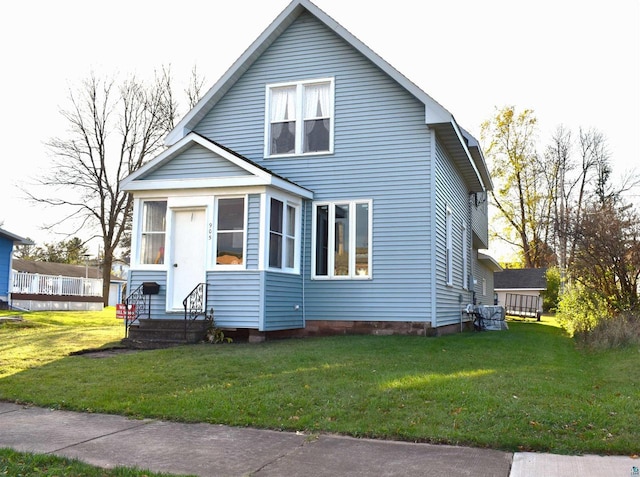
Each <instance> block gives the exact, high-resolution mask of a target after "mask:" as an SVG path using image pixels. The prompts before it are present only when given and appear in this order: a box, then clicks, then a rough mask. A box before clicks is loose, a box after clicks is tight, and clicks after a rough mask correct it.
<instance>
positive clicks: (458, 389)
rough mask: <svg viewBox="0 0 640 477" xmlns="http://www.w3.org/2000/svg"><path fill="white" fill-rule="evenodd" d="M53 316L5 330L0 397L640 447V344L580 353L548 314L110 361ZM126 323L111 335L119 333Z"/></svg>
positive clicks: (563, 447)
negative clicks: (501, 324)
mask: <svg viewBox="0 0 640 477" xmlns="http://www.w3.org/2000/svg"><path fill="white" fill-rule="evenodd" d="M25 318H27V319H28V320H29V321H31V317H29V316H25ZM114 321H116V320H115V319H114ZM48 326H50V327H51V328H48V327H41V326H38V327H36V328H37V329H38V331H39V332H38V333H36V334H34V335H32V343H29V341H30V340H29V338H28V337H27V336H24V334H22V335H21V334H20V333H24V330H25V327H24V325H22V326H16V325H14V324H5V325H2V326H0V343H2V344H0V350H1V352H2V358H0V359H2V361H3V366H2V367H3V368H4V367H5V366H9V367H10V369H12V370H13V372H10V373H4V374H3V375H0V376H2V377H1V379H0V399H4V400H10V401H19V402H27V403H33V404H36V405H40V406H46V407H51V408H60V409H69V410H79V411H91V412H105V413H115V414H125V415H129V416H134V417H147V418H160V419H168V420H179V421H186V422H210V423H220V424H228V425H233V426H253V427H262V428H270V429H286V430H301V431H305V432H311V433H313V432H335V433H342V434H348V435H353V436H362V437H372V438H387V439H400V440H408V441H422V442H434V443H449V444H460V445H472V446H478V447H491V448H495V449H504V450H512V451H517V450H536V451H548V452H555V453H601V454H623V455H630V454H634V453H636V454H637V453H640V444H639V443H640V438H639V429H638V416H639V415H640V366H639V364H640V353H639V350H638V348H637V347H636V348H625V349H619V350H611V351H603V352H587V351H581V350H577V349H575V347H574V343H573V341H572V340H571V339H569V338H567V337H566V336H565V335H564V333H563V332H562V330H561V329H559V328H557V327H556V326H553V323H552V322H550V321H543V322H541V323H535V322H527V323H524V322H511V323H510V330H508V331H501V332H484V333H473V332H466V333H463V334H456V335H451V336H445V337H440V338H421V337H409V336H384V337H383V336H339V337H332V338H317V339H316V338H314V339H298V340H283V341H273V342H266V343H262V344H236V343H234V344H225V345H205V344H203V345H192V346H182V347H176V348H171V349H165V350H156V351H141V352H138V353H132V354H121V355H116V356H112V357H109V358H101V359H97V358H89V357H87V356H82V355H77V356H67V354H68V351H67V347H66V346H65V345H63V342H64V340H65V338H63V336H65V333H66V332H69V330H70V329H73V330H75V335H74V336H75V339H78V340H80V339H81V338H80V335H82V333H84V332H87V333H90V332H91V331H92V329H91V327H85V326H84V325H83V324H82V323H81V322H80V323H78V322H77V321H76V322H75V323H73V324H72V325H71V324H67V323H66V321H65V320H62V321H60V322H59V323H57V324H56V325H53V324H49V325H48ZM117 326H121V323H116V326H115V327H114V330H117V331H118V332H120V333H119V334H118V333H115V334H114V335H113V336H111V335H105V336H104V342H103V343H102V344H107V343H113V340H114V337H115V339H116V340H117V339H119V338H121V337H122V333H121V332H122V330H121V328H117ZM94 331H95V330H94ZM16 335H18V336H20V339H19V340H17V342H16V341H15V340H14V338H15V336H16ZM49 335H51V336H54V335H55V336H57V338H56V339H55V340H53V341H52V340H49V339H47V336H49ZM94 338H95V335H94ZM12 342H14V344H12ZM98 344H99V343H96V342H95V341H94V342H93V344H92V345H91V346H86V347H95V346H96V345H98ZM17 348H19V350H17ZM7 351H9V353H10V354H9V355H8V356H9V358H5V356H7V354H6V353H7ZM41 353H46V354H47V355H48V356H49V357H48V358H47V359H46V360H45V361H43V362H41V363H38V364H36V361H35V360H34V359H32V360H27V361H28V362H29V366H23V365H22V364H21V363H15V362H13V360H14V359H13V358H11V356H22V358H21V359H23V360H24V359H25V356H27V355H33V356H38V355H40V354H41ZM54 354H57V356H56V357H54V356H53V355H54Z"/></svg>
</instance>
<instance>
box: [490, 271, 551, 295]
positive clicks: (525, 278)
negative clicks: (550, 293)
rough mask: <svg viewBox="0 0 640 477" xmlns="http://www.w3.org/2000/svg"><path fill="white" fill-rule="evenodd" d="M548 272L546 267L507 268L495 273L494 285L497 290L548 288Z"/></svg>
mask: <svg viewBox="0 0 640 477" xmlns="http://www.w3.org/2000/svg"><path fill="white" fill-rule="evenodd" d="M546 273H547V269H546V268H512V269H505V270H503V271H501V272H497V273H495V274H494V275H493V286H494V288H495V289H496V290H501V289H507V290H513V289H528V290H546V289H547V277H546Z"/></svg>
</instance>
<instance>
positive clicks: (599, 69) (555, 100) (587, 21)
mask: <svg viewBox="0 0 640 477" xmlns="http://www.w3.org/2000/svg"><path fill="white" fill-rule="evenodd" d="M313 3H315V5H316V6H318V7H319V8H320V9H322V10H323V11H324V12H325V13H327V14H328V15H329V16H331V17H332V18H333V19H334V20H336V21H337V22H338V23H340V24H341V25H342V26H343V27H344V28H346V29H347V30H348V31H349V32H351V33H352V34H353V35H355V36H356V37H357V38H358V39H359V40H361V41H362V42H364V43H365V44H366V45H367V46H369V47H370V48H371V49H373V51H375V52H376V53H377V54H378V55H380V56H381V57H382V58H384V59H385V60H386V61H387V62H389V63H390V64H391V65H392V66H394V67H395V68H396V69H397V70H399V71H400V72H401V73H402V74H404V75H405V76H406V77H408V78H409V79H410V80H411V81H412V82H414V83H415V84H416V85H418V86H419V87H420V88H421V89H422V90H424V91H425V92H426V93H427V94H429V95H430V96H431V97H432V98H434V99H435V100H436V101H438V102H439V103H440V104H441V105H443V106H444V107H445V108H446V109H447V110H448V111H450V112H451V113H452V114H453V116H454V117H455V118H456V120H457V122H458V123H459V124H460V125H461V126H462V127H464V128H465V129H466V130H468V131H469V132H471V133H472V134H473V135H474V136H476V137H477V138H478V139H479V137H480V125H481V123H482V122H483V121H485V120H487V119H488V118H490V117H491V115H492V114H493V113H494V112H495V111H496V108H498V109H499V108H502V107H504V106H508V105H513V106H515V107H516V108H517V109H518V110H522V109H525V108H527V109H533V110H534V114H535V116H536V117H537V119H538V124H539V134H540V139H539V145H540V149H542V148H543V146H544V145H545V141H548V138H549V136H550V135H551V134H552V132H553V131H554V130H555V129H556V127H557V126H559V125H561V124H562V125H564V126H565V127H567V128H569V129H571V130H572V131H574V132H575V133H577V131H578V128H580V127H582V128H595V129H597V130H598V131H600V132H602V133H603V134H604V135H605V137H606V138H607V144H608V148H609V152H610V154H611V158H612V164H613V167H614V176H622V175H624V174H626V173H627V172H628V171H629V170H630V169H631V168H632V167H634V166H636V165H637V164H638V165H640V153H639V152H638V147H637V142H638V140H639V139H640V1H639V0H609V1H607V2H602V1H601V0H598V1H594V0H536V1H530V0H526V1H525V0H483V1H478V0H458V1H454V0H446V1H442V0H441V1H433V0H395V1H394V2H388V1H384V2H383V1H381V0H314V1H313ZM288 4H289V0H235V1H221V0H208V1H203V0H181V1H180V2H175V1H171V2H170V1H167V0H154V1H147V0H110V1H109V2H88V1H86V0H57V1H56V2H51V1H49V0H34V1H31V2H3V3H2V5H1V6H0V18H1V19H2V20H0V22H1V23H2V26H1V27H0V44H2V45H3V48H2V50H3V65H4V67H3V74H2V75H0V107H1V108H2V114H1V115H0V141H1V142H0V143H1V144H2V146H3V147H2V152H0V158H1V159H0V160H1V164H2V165H3V167H2V173H0V223H3V225H0V227H2V228H4V229H5V230H8V231H10V232H12V233H14V234H17V235H20V236H22V237H30V238H31V239H33V240H34V241H35V242H36V244H38V245H43V244H44V243H51V242H57V241H60V240H63V239H65V238H66V236H65V235H64V234H65V233H66V232H68V231H69V230H70V228H69V227H58V228H56V229H55V233H54V232H51V231H46V230H43V226H44V225H48V224H51V223H53V222H55V221H56V220H57V219H59V218H60V217H61V215H60V211H59V210H56V209H46V208H44V207H43V206H42V205H35V204H32V203H30V202H29V201H28V200H27V199H26V198H25V195H24V193H23V192H22V191H21V188H25V187H26V188H27V189H29V184H32V183H34V182H35V181H36V179H37V177H39V176H40V175H41V174H43V173H44V172H46V171H47V170H48V167H49V164H50V162H51V157H50V155H49V153H48V151H47V149H46V147H45V145H44V144H45V143H46V142H47V141H48V140H50V139H52V138H54V137H65V132H66V123H65V121H64V120H63V118H62V116H61V114H60V110H61V109H63V108H65V107H67V106H68V105H69V102H68V94H69V91H70V90H73V89H74V88H77V84H78V83H79V82H80V81H82V80H83V79H85V78H87V77H88V76H89V74H90V73H91V72H92V71H94V72H96V73H97V74H98V75H102V76H104V77H107V76H113V75H121V76H122V77H124V76H128V75H130V74H136V75H138V76H140V77H149V76H151V75H152V74H153V71H154V70H155V69H160V68H161V67H162V66H167V65H170V66H171V71H172V73H173V76H174V78H175V79H176V80H177V82H178V83H180V82H182V83H181V84H179V85H178V86H179V88H180V89H179V90H180V91H181V90H182V89H183V88H184V87H185V86H186V82H187V81H188V79H189V76H190V74H191V70H192V68H193V67H194V66H196V67H197V70H198V72H199V74H201V75H202V76H203V77H204V79H205V90H206V89H208V88H209V87H210V86H212V85H213V84H214V83H215V82H216V81H217V80H218V78H219V77H220V76H222V75H223V74H224V72H225V71H226V70H227V69H228V68H229V67H230V66H231V65H232V63H233V62H234V61H235V60H236V59H237V58H238V57H239V56H240V55H241V54H242V53H243V52H244V51H245V50H246V48H248V47H249V46H250V45H251V43H252V42H253V41H254V40H255V39H256V38H257V37H258V36H259V35H260V33H262V31H263V30H264V29H266V28H267V27H268V25H269V24H270V23H271V22H272V21H273V20H274V19H275V18H276V16H277V15H279V14H280V12H281V11H282V10H283V9H284V8H286V6H287V5H288ZM94 233H95V231H91V230H84V231H83V232H82V233H81V234H79V235H81V236H82V237H83V238H87V237H90V236H92V235H94ZM98 242H99V241H98V240H93V241H91V242H90V244H89V249H90V252H91V253H94V254H95V253H97V247H98Z"/></svg>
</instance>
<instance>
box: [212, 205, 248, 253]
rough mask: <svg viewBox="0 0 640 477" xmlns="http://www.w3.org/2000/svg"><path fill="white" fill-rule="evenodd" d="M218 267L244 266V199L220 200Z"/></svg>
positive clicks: (217, 241)
mask: <svg viewBox="0 0 640 477" xmlns="http://www.w3.org/2000/svg"><path fill="white" fill-rule="evenodd" d="M217 210H218V217H217V222H216V224H217V227H216V265H243V264H244V237H245V232H244V231H245V207H244V198H243V197H237V198H228V199H227V198H223V199H218V209H217Z"/></svg>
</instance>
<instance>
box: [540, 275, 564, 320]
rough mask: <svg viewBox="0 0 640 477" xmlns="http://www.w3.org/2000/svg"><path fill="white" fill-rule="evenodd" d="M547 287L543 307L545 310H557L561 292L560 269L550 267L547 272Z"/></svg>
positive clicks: (543, 297)
mask: <svg viewBox="0 0 640 477" xmlns="http://www.w3.org/2000/svg"><path fill="white" fill-rule="evenodd" d="M546 278H547V289H546V290H545V291H544V294H543V296H542V307H543V309H544V311H548V312H552V313H553V312H555V311H556V310H557V309H558V299H559V294H560V269H559V268H558V267H549V268H548V269H547V273H546Z"/></svg>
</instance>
